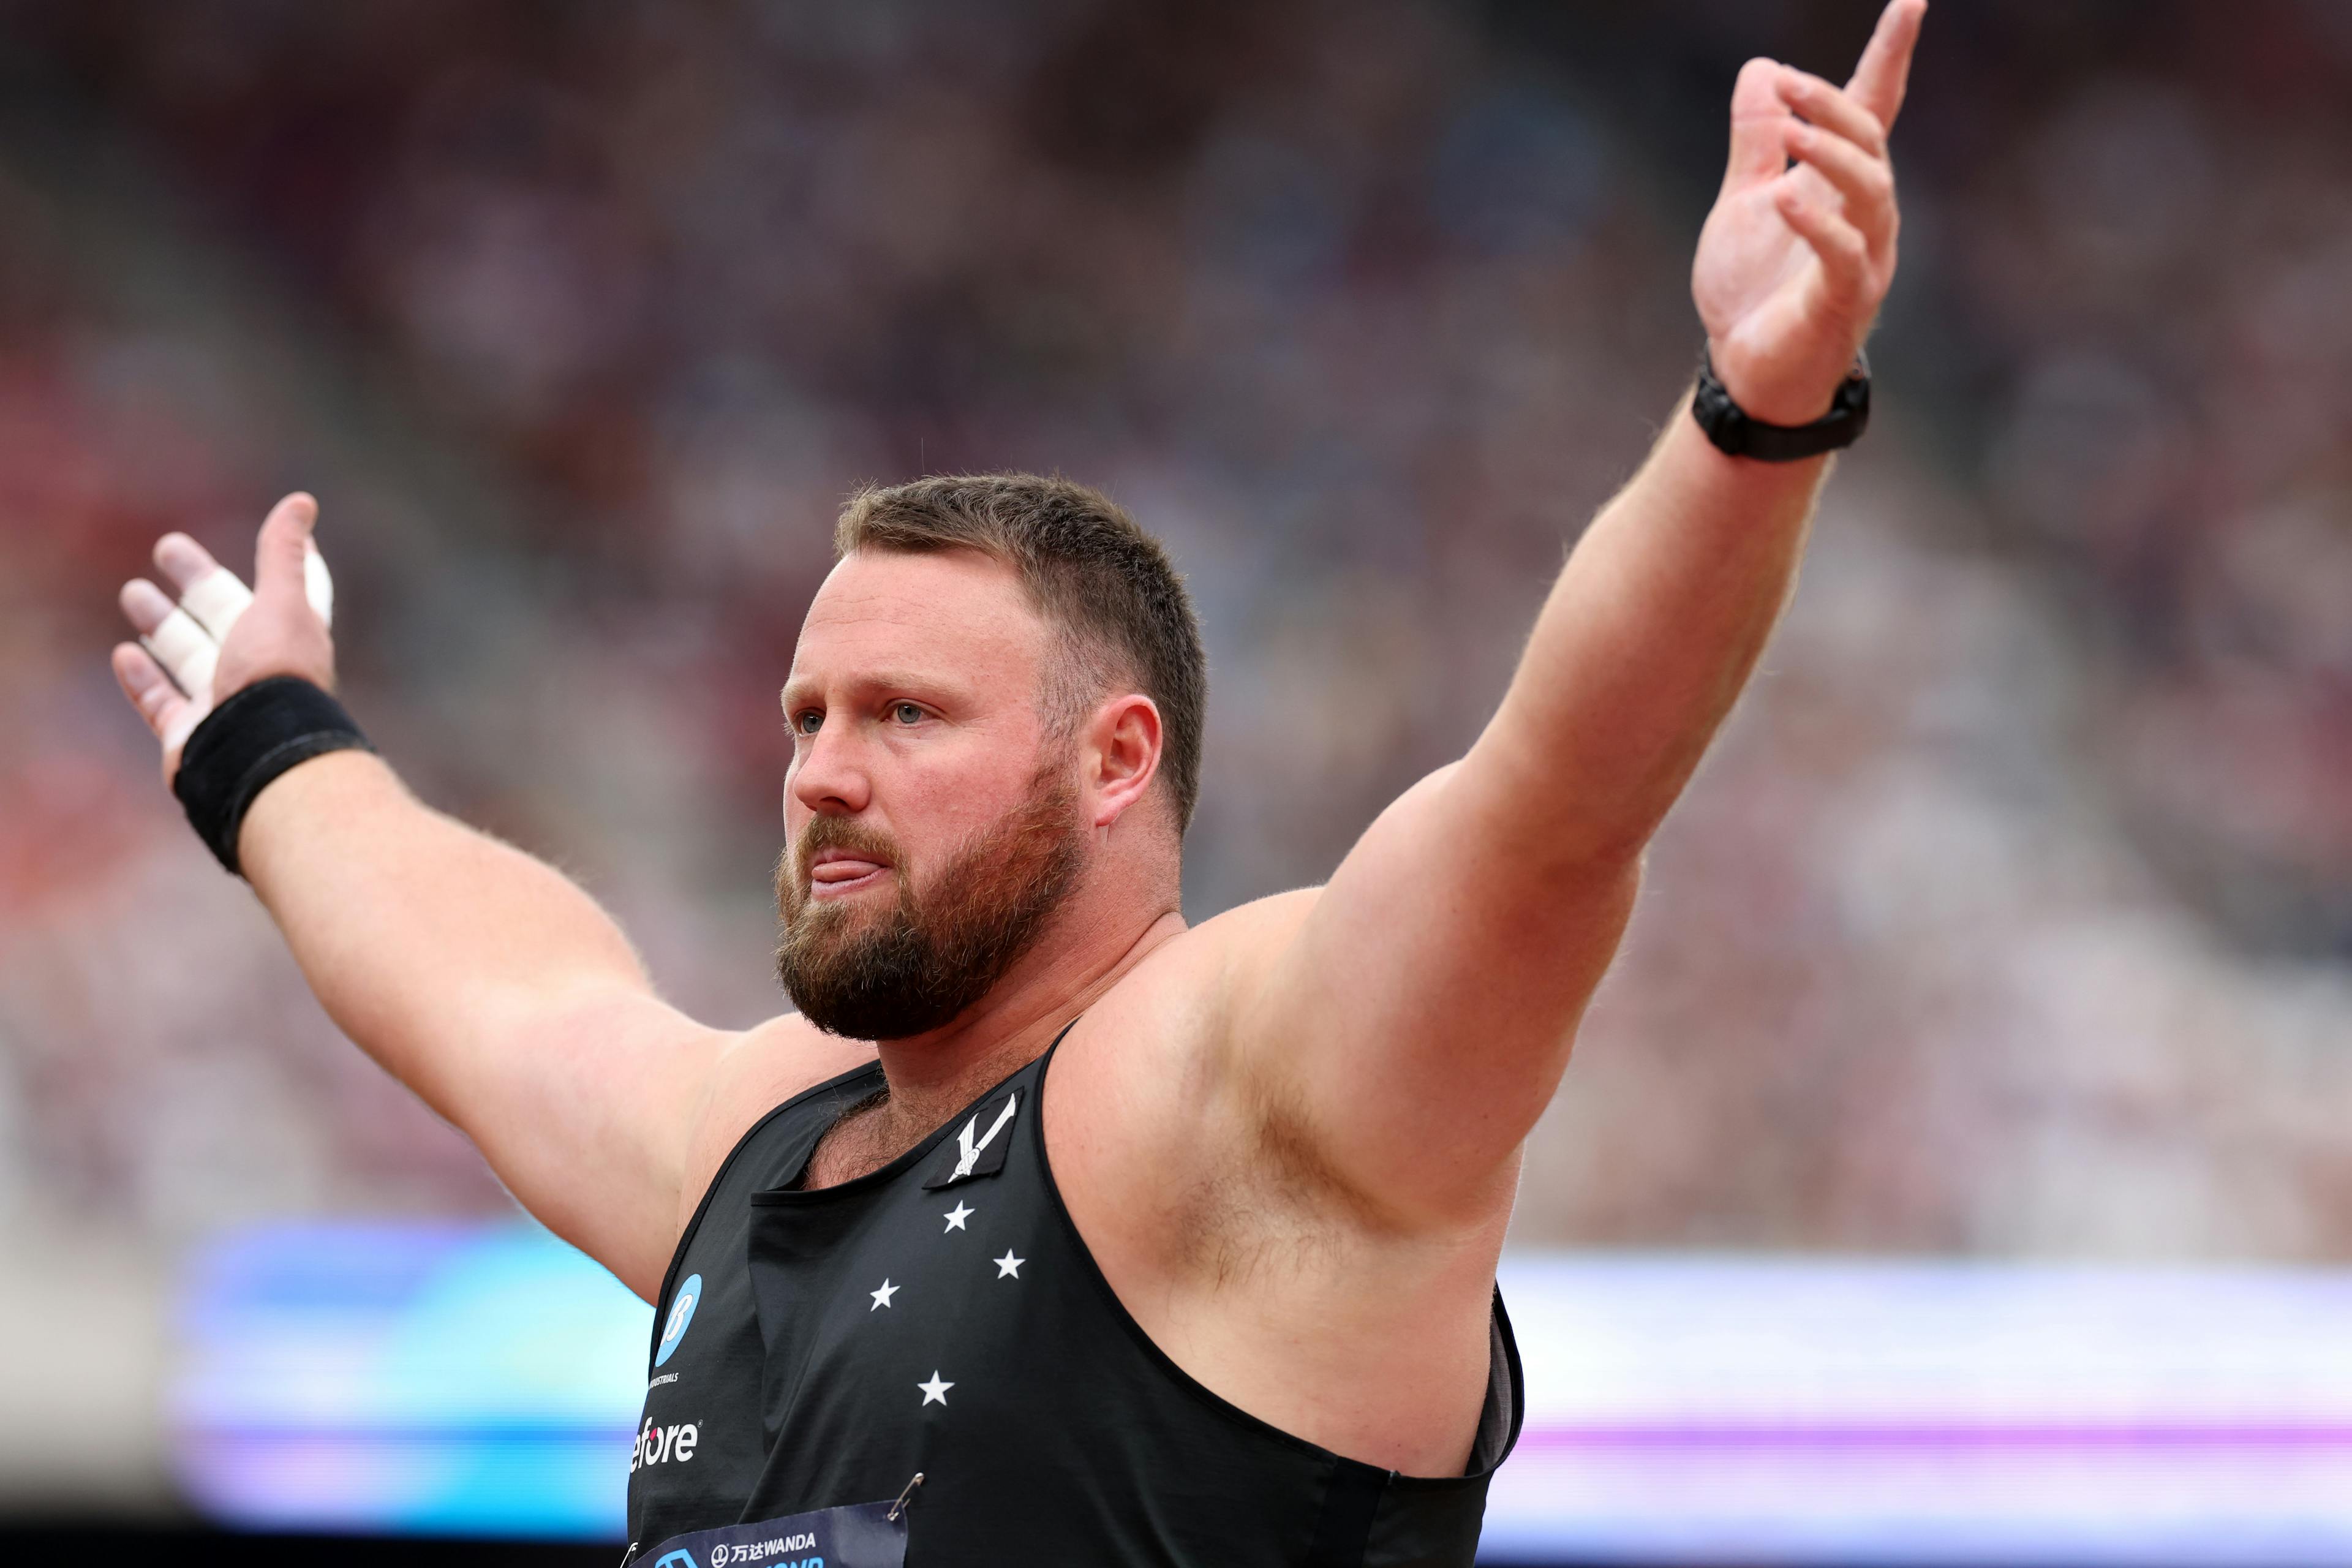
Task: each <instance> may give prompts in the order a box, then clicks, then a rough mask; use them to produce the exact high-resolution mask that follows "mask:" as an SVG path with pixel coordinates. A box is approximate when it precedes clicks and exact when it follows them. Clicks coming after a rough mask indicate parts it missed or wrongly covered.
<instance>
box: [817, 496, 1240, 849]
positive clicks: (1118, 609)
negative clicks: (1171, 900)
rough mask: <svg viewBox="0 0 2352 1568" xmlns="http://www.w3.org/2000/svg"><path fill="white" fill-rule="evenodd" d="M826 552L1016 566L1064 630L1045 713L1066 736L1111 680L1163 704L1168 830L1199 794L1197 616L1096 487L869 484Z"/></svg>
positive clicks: (1188, 818)
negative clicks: (972, 554) (948, 555)
mask: <svg viewBox="0 0 2352 1568" xmlns="http://www.w3.org/2000/svg"><path fill="white" fill-rule="evenodd" d="M833 548H834V554H835V557H836V558H840V557H845V556H847V555H848V554H849V553H850V552H852V551H856V550H879V551H890V552H902V553H907V554H918V555H920V554H929V553H931V552H936V551H943V550H976V551H979V552H981V553H982V554H983V555H988V556H992V557H993V558H994V559H996V560H998V561H1002V562H1003V563H1005V564H1006V565H1008V566H1010V567H1012V568H1013V571H1014V573H1015V574H1018V575H1019V577H1020V579H1021V584H1022V586H1023V587H1024V588H1025V589H1027V590H1028V593H1029V597H1030V600H1031V602H1032V603H1033V604H1034V605H1035V606H1036V608H1037V610H1038V612H1039V613H1040V614H1041V615H1043V616H1045V620H1046V622H1047V624H1048V625H1050V626H1055V627H1056V628H1057V629H1059V630H1060V631H1062V632H1064V633H1066V635H1067V637H1068V647H1067V650H1066V654H1065V656H1064V657H1063V658H1059V659H1057V660H1056V661H1055V664H1054V666H1053V667H1051V668H1049V669H1048V671H1047V675H1046V681H1047V690H1046V693H1045V701H1046V705H1047V717H1048V721H1049V722H1053V723H1055V724H1058V725H1061V726H1063V727H1065V728H1066V729H1069V730H1075V728H1076V725H1077V724H1078V722H1079V721H1081V720H1082V719H1083V718H1084V717H1085V714H1086V711H1087V709H1088V708H1090V707H1091V706H1092V705H1093V704H1094V703H1095V702H1097V701H1098V700H1101V699H1102V698H1103V697H1104V696H1105V695H1106V694H1107V693H1108V690H1109V688H1110V686H1111V684H1112V683H1113V682H1114V681H1119V682H1132V683H1133V687H1132V689H1135V690H1138V691H1140V692H1142V693H1143V695H1145V696H1146V697H1149V698H1150V699H1151V700H1152V701H1153V702H1154V703H1156V704H1157V705H1158V706H1159V709H1160V737H1161V752H1160V773H1161V775H1162V776H1163V777H1164V778H1165V779H1166V781H1167V784H1168V788H1169V792H1170V795H1171V797H1172V799H1173V801H1174V804H1175V807H1176V831H1177V833H1178V834H1179V836H1181V834H1182V833H1183V831H1184V830H1185V829H1186V828H1187V827H1189V826H1191V825H1192V807H1193V805H1195V804H1196V803H1197V802H1198V801H1199V799H1200V795H1201V731H1202V725H1203V722H1204V719H1205V714H1206V710H1207V708H1208V700H1209V668H1208V658H1207V656H1206V655H1205V654H1203V653H1202V648H1201V621H1200V617H1199V616H1197V615H1196V614H1194V612H1193V609H1192V596H1191V595H1189V594H1187V593H1186V592H1185V591H1184V580H1183V579H1182V578H1181V577H1180V576H1178V575H1177V573H1176V568H1175V567H1174V566H1173V565H1172V564H1171V563H1170V562H1169V559H1168V552H1167V551H1166V550H1164V549H1162V548H1161V547H1160V542H1159V541H1158V540H1156V539H1154V538H1152V537H1151V535H1150V534H1149V533H1146V532H1145V531H1143V530H1142V529H1141V528H1139V527H1138V526H1136V523H1135V521H1134V520H1133V519H1131V518H1129V516H1128V515H1127V513H1126V512H1124V511H1122V510H1119V507H1118V503H1117V502H1115V501H1113V500H1111V499H1110V498H1109V497H1108V496H1107V495H1104V494H1103V493H1102V492H1101V491H1100V490H1097V489H1089V488H1087V486H1085V485H1081V484H1076V483H1074V482H1073V481H1071V480H1069V479H1045V478H1041V477H1039V476H1038V475H1035V474H947V475H940V476H937V477H934V478H930V479H913V480H909V481H908V482H907V483H905V484H901V485H888V486H874V485H869V486H867V487H866V488H865V489H861V490H859V491H857V492H856V494H855V495H853V496H851V497H850V498H849V501H848V504H847V505H845V506H844V507H843V508H842V510H841V521H839V523H837V524H836V525H835V529H834V533H833Z"/></svg>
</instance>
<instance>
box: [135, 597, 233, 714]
mask: <svg viewBox="0 0 2352 1568" xmlns="http://www.w3.org/2000/svg"><path fill="white" fill-rule="evenodd" d="M139 640H140V642H141V643H142V644H143V645H145V647H146V649H147V651H148V652H149V653H151V654H152V655H154V656H155V662H156V663H157V664H160V665H162V666H163V672H164V673H165V674H167V675H169V676H170V677H171V678H172V683H173V685H175V686H177V687H178V688H179V689H181V690H182V691H184V692H185V693H187V695H188V698H189V700H191V701H193V702H194V703H196V704H197V705H198V706H199V707H205V706H209V705H210V704H211V702H212V700H213V671H214V669H215V668H217V667H218V665H219V664H220V644H218V643H216V642H215V641H213V639H212V638H211V637H208V636H206V635H205V628H204V627H202V626H198V625H196V620H195V617H194V616H191V615H189V614H188V612H187V611H185V610H181V609H174V610H173V612H172V613H171V614H170V615H168V616H164V617H163V622H162V624H160V625H159V626H156V628H155V629H154V630H153V631H152V632H149V633H148V634H147V635H146V636H145V637H141V638H140V639H139Z"/></svg>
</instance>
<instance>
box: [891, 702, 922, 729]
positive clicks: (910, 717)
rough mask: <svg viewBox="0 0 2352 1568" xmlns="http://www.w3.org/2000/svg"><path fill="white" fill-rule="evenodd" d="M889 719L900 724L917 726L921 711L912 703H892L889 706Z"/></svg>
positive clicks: (919, 721)
mask: <svg viewBox="0 0 2352 1568" xmlns="http://www.w3.org/2000/svg"><path fill="white" fill-rule="evenodd" d="M890 717H892V718H893V719H896V720H897V721H898V722H899V723H901V724H919V723H921V722H922V721H923V710H921V709H920V708H919V707H917V706H916V705H915V704H914V703H912V702H894V703H892V704H891V705H890Z"/></svg>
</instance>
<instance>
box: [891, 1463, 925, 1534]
mask: <svg viewBox="0 0 2352 1568" xmlns="http://www.w3.org/2000/svg"><path fill="white" fill-rule="evenodd" d="M922 1484H923V1472H922V1471H920V1470H917V1471H916V1472H915V1479H913V1480H911V1481H908V1483H907V1486H906V1489H905V1490H903V1491H901V1492H900V1493H899V1494H898V1501H896V1502H894V1503H892V1504H891V1505H890V1511H889V1512H888V1513H886V1514H884V1515H883V1516H882V1522H883V1523H885V1524H895V1523H897V1522H898V1516H899V1515H900V1514H902V1513H904V1512H906V1511H907V1500H908V1498H910V1497H913V1496H914V1495H915V1489H916V1488H917V1487H919V1486H921V1485H922Z"/></svg>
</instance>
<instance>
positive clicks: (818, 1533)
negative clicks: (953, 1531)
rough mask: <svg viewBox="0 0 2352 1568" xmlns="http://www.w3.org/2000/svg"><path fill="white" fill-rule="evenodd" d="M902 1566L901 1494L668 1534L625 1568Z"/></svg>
mask: <svg viewBox="0 0 2352 1568" xmlns="http://www.w3.org/2000/svg"><path fill="white" fill-rule="evenodd" d="M921 1479H922V1478H921V1477H920V1476H918V1477H916V1478H915V1480H917V1481H919V1480H921ZM907 1490H908V1491H909V1492H911V1491H913V1490H914V1482H912V1481H910V1482H908V1487H907ZM906 1561H907V1498H906V1495H905V1494H904V1493H901V1494H900V1496H899V1498H898V1501H896V1502H860V1503H850V1504H847V1505H845V1506H844V1507H841V1508H821V1509H818V1510H815V1511H814V1512H811V1513H795V1514H793V1515H790V1516H789V1517H787V1518H784V1519H771V1520H767V1521H763V1522H761V1523H759V1524H730V1525H725V1526H722V1527H721V1528H719V1529H718V1530H698V1531H693V1532H692V1533H691V1534H688V1535H673V1536H671V1537H670V1538H669V1539H668V1540H667V1541H665V1542H662V1543H661V1544H660V1545H658V1546H656V1547H654V1548H653V1549H652V1550H651V1551H648V1552H640V1553H638V1554H637V1555H636V1556H635V1557H632V1558H631V1559H629V1562H630V1564H631V1568H751V1565H753V1564H756V1565H757V1568H904V1565H905V1563H906Z"/></svg>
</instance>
